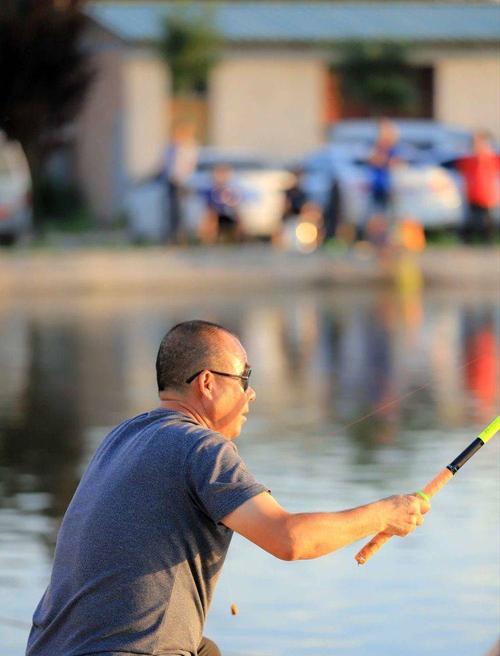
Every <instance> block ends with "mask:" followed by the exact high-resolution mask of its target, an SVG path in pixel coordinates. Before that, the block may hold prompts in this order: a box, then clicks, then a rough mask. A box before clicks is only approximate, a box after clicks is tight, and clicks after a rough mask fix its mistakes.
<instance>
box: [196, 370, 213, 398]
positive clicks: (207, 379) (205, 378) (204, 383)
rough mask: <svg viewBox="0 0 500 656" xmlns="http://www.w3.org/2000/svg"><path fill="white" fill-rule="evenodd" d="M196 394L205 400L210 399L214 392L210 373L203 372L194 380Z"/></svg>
mask: <svg viewBox="0 0 500 656" xmlns="http://www.w3.org/2000/svg"><path fill="white" fill-rule="evenodd" d="M196 384H197V388H198V392H199V393H200V394H201V395H202V396H204V397H205V398H209V399H212V396H213V391H214V376H213V374H212V373H211V372H210V371H207V370H205V371H204V372H203V373H201V374H200V375H199V376H198V378H197V379H196Z"/></svg>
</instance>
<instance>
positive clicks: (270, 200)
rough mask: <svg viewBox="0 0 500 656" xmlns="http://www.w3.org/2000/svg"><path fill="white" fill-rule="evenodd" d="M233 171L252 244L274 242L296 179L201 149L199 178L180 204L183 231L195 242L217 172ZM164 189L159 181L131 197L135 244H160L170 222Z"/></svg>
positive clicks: (254, 161) (242, 157)
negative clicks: (223, 167) (224, 168)
mask: <svg viewBox="0 0 500 656" xmlns="http://www.w3.org/2000/svg"><path fill="white" fill-rule="evenodd" d="M218 165H226V166H229V167H230V168H231V170H232V172H233V175H232V184H233V185H234V186H235V187H236V188H237V189H238V190H239V192H240V197H241V203H240V205H239V216H240V220H241V224H242V229H243V232H244V234H245V235H247V236H248V237H249V238H255V239H259V238H264V239H267V238H270V237H271V236H272V235H273V234H274V233H275V232H276V231H277V230H278V228H279V226H280V222H281V215H282V212H283V203H284V190H285V189H286V188H287V187H289V186H290V185H291V183H292V180H293V176H292V174H291V173H290V172H289V171H288V170H286V169H285V168H282V167H281V166H278V165H275V164H274V163H272V162H269V161H267V160H265V159H264V158H261V157H258V156H254V155H251V154H246V153H233V152H225V151H221V150H216V149H214V148H209V147H206V148H202V149H201V151H200V154H199V159H198V165H197V167H196V170H195V172H194V173H193V175H192V176H191V177H190V178H189V180H188V181H187V184H186V193H185V195H184V197H183V198H182V211H183V220H184V229H185V230H186V232H187V234H188V235H189V236H196V235H197V233H198V229H199V226H200V223H201V221H202V218H203V215H204V213H205V200H204V192H205V191H206V190H208V189H209V188H210V186H211V183H212V174H213V169H214V168H215V167H216V166H218ZM167 208H168V204H167V199H166V185H165V183H164V181H163V180H162V178H161V176H160V175H158V176H157V177H155V178H154V179H150V180H147V181H144V182H142V183H140V184H137V185H135V186H134V187H133V188H132V189H131V190H130V192H129V193H128V196H127V200H126V212H127V214H128V217H129V231H130V235H131V238H132V239H133V240H135V241H138V240H141V239H144V240H150V241H158V240H161V239H162V238H163V237H164V235H165V234H166V229H167V221H168V215H167V212H168V209H167Z"/></svg>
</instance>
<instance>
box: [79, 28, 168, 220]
mask: <svg viewBox="0 0 500 656" xmlns="http://www.w3.org/2000/svg"><path fill="white" fill-rule="evenodd" d="M90 38H91V39H92V43H93V49H94V52H95V55H94V57H93V63H94V69H95V71H96V77H95V79H94V81H93V84H92V86H91V88H90V91H89V93H88V96H87V98H86V101H85V104H84V106H83V109H82V112H81V114H80V116H79V118H78V121H77V125H76V135H75V167H76V176H77V180H78V182H79V185H80V187H81V189H82V191H83V194H84V196H85V199H86V201H87V203H88V205H89V207H90V208H91V210H92V211H93V213H94V214H95V215H96V216H97V218H98V220H99V221H100V222H101V223H110V222H111V221H112V220H113V219H114V218H115V217H116V215H117V214H118V213H119V212H120V210H121V209H122V208H123V206H124V201H125V196H126V193H127V190H128V188H129V186H130V184H131V182H133V181H135V180H138V179H140V178H144V177H146V176H148V175H150V174H151V173H153V172H156V171H157V170H158V169H159V167H160V165H161V160H162V154H163V150H164V148H165V140H166V137H167V127H168V94H169V79H168V75H167V72H166V69H165V66H164V65H163V64H162V62H161V61H160V60H159V59H158V57H157V56H156V55H155V54H154V53H151V51H150V50H142V49H138V48H131V47H130V46H128V45H126V44H122V43H121V42H120V41H119V40H117V39H115V38H113V37H112V36H109V35H107V34H106V33H105V32H103V31H101V30H98V29H95V30H93V33H92V34H91V37H90V36H89V39H90Z"/></svg>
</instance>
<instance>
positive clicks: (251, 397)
mask: <svg viewBox="0 0 500 656" xmlns="http://www.w3.org/2000/svg"><path fill="white" fill-rule="evenodd" d="M247 396H248V400H249V401H255V399H256V398H257V394H256V393H255V390H254V388H253V387H252V386H249V387H248V389H247Z"/></svg>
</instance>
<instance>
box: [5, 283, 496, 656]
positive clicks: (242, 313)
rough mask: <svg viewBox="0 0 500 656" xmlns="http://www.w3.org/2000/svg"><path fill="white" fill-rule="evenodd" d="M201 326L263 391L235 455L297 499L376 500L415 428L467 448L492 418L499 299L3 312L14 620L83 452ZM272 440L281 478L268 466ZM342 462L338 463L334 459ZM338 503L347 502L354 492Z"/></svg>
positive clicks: (141, 303)
mask: <svg viewBox="0 0 500 656" xmlns="http://www.w3.org/2000/svg"><path fill="white" fill-rule="evenodd" d="M193 307H194V309H193ZM193 316H196V317H199V318H205V319H208V320H213V321H217V322H220V323H222V324H224V325H226V326H228V327H229V328H230V329H231V330H234V331H235V332H237V333H239V334H240V335H241V337H242V341H243V343H244V344H245V346H246V347H247V351H248V353H249V357H250V361H251V363H252V366H253V368H254V379H253V382H254V386H255V388H256V390H257V401H256V403H255V405H254V412H253V416H252V418H251V420H250V422H249V423H248V430H247V433H248V434H249V436H250V439H248V440H247V441H243V442H242V447H241V448H242V450H243V451H244V452H245V457H247V456H248V457H250V458H253V462H254V463H256V464H257V466H259V463H260V466H261V468H262V469H266V467H267V470H266V471H268V473H269V476H270V477H271V478H273V477H275V478H274V480H273V481H272V482H273V484H274V485H275V486H277V487H278V489H279V491H280V492H282V493H283V494H284V495H285V497H287V498H288V500H292V501H293V500H294V499H299V500H302V501H303V499H304V497H303V495H302V494H300V493H299V492H297V485H298V486H299V488H300V490H302V489H304V488H305V487H306V486H307V489H308V492H307V493H308V494H309V495H311V498H313V497H314V498H318V499H321V498H324V497H325V495H326V494H327V493H329V492H331V489H330V486H331V478H332V472H334V473H335V479H336V492H335V493H336V494H337V495H338V494H339V491H340V496H341V495H342V490H344V489H349V486H350V485H351V483H352V482H353V481H354V482H359V483H362V485H363V487H361V488H360V490H361V492H360V494H361V496H363V495H365V496H364V500H367V499H368V498H370V496H369V495H372V496H373V494H374V493H378V492H379V491H381V490H385V489H391V488H390V486H391V484H392V483H394V484H396V483H397V484H398V485H399V484H400V482H401V481H406V480H411V476H412V471H411V467H412V458H409V455H408V454H409V453H412V454H418V453H420V449H422V448H423V445H422V443H419V441H418V439H415V436H416V435H418V434H420V433H417V431H418V432H420V431H429V430H432V431H434V432H435V433H436V434H437V435H439V436H445V435H447V434H449V432H450V430H451V429H459V430H460V431H462V432H463V431H464V429H466V428H467V427H470V431H471V432H470V433H467V431H465V433H466V434H470V435H471V437H472V436H473V434H474V431H475V430H476V429H477V428H478V427H479V425H481V424H482V423H485V422H486V421H488V420H489V418H490V417H491V416H492V415H493V414H494V412H495V407H498V401H499V389H498V382H497V381H498V376H497V371H498V361H499V357H498V356H499V351H498V349H499V346H498V338H499V333H500V318H499V314H498V309H497V307H496V298H494V297H489V296H487V295H486V296H480V295H478V294H477V293H476V294H474V295H472V296H467V295H460V294H455V295H450V294H442V295H439V294H434V295H426V296H425V297H424V298H423V299H421V298H418V297H414V298H410V299H408V298H403V297H401V296H400V295H397V294H391V293H388V292H386V291H381V292H377V293H376V294H368V293H363V292H359V293H356V294H354V293H352V292H351V293H345V292H341V291H335V292H318V293H314V294H313V293H307V294H301V295H279V294H276V295H273V294H271V293H270V294H269V295H267V296H266V297H257V298H253V299H241V298H238V297H229V298H228V297H217V296H216V295H214V296H213V297H212V298H209V299H208V298H207V299H201V300H199V301H197V302H196V304H195V305H193V304H192V303H191V302H190V301H188V300H186V301H184V302H181V301H178V302H173V301H172V300H169V299H164V298H161V297H157V298H154V297H153V298H149V299H145V298H143V299H140V298H131V299H130V298H129V299H121V298H117V299H99V298H95V299H93V298H91V297H89V298H81V299H60V300H59V301H57V300H52V301H51V304H50V305H49V304H48V303H47V302H46V301H44V300H43V299H38V300H36V299H35V300H30V301H29V302H25V303H23V302H21V301H18V302H12V303H11V304H9V305H8V304H7V302H4V303H3V305H0V371H1V376H0V467H1V470H0V471H1V491H2V498H1V506H0V522H1V526H0V528H2V537H0V577H2V579H3V580H4V582H6V584H7V585H8V586H10V587H13V588H16V590H17V592H18V595H19V596H18V600H17V602H16V605H15V610H14V611H13V610H12V608H13V607H11V608H10V610H9V609H7V610H6V609H0V611H1V612H0V615H3V616H5V615H9V614H10V616H12V615H13V614H14V615H15V617H13V619H14V620H16V619H17V620H23V619H24V620H26V621H27V620H28V619H29V616H30V614H31V612H32V606H33V599H32V596H33V594H32V593H30V592H28V591H27V590H28V586H29V585H30V584H29V583H28V584H25V581H24V579H23V575H22V574H21V571H23V572H25V571H30V572H34V571H36V572H38V574H39V578H40V581H43V584H44V577H45V576H46V572H47V570H48V565H49V564H50V559H51V556H52V550H53V547H54V542H55V536H56V533H57V526H58V521H59V519H60V518H61V516H62V514H63V513H64V510H65V508H66V506H67V504H68V502H69V500H70V498H71V496H72V494H73V491H74V489H75V487H76V485H77V483H78V480H79V477H80V475H81V472H82V469H83V468H84V466H85V464H86V462H87V460H88V458H89V456H90V454H91V453H92V451H93V450H94V448H95V446H96V445H97V443H98V442H99V441H100V440H101V439H102V437H103V436H104V434H105V433H106V431H107V430H108V428H109V427H110V426H112V425H114V424H115V423H116V422H118V421H119V420H120V419H122V418H124V417H126V416H129V415H131V414H133V413H136V412H141V411H143V410H144V409H147V408H150V407H151V406H152V405H154V403H155V399H156V393H155V380H154V371H153V364H154V358H155V355H156V349H157V346H158V344H159V341H160V339H161V337H162V335H163V334H164V332H165V330H167V329H168V328H169V327H170V326H172V325H173V324H175V323H177V322H178V321H182V320H184V319H188V318H193ZM368 415H369V419H367V420H362V418H363V417H366V416H368ZM429 439H430V438H429ZM277 445H280V451H279V453H280V461H279V462H280V465H281V466H284V465H285V464H286V467H285V469H286V474H283V475H280V474H279V472H275V470H276V469H277V467H276V466H274V468H271V466H270V465H269V461H270V459H271V458H272V456H271V454H272V453H274V454H275V453H276V448H277ZM270 450H271V451H270ZM333 451H335V458H336V461H338V462H342V463H343V464H342V467H338V466H336V465H335V463H333V464H332V461H331V459H332V453H333ZM389 454H390V457H389ZM452 455H455V454H454V453H453V454H452ZM274 457H275V456H274ZM386 458H388V459H387V460H385V459H386ZM274 462H276V460H274ZM443 464H445V463H443V462H439V463H438V465H439V466H442V465H443ZM290 472H293V474H290ZM428 473H431V474H432V473H434V471H431V472H428ZM287 476H288V477H287ZM275 491H276V490H275ZM294 495H295V496H294ZM285 500H286V499H284V500H283V501H285ZM362 500H363V499H360V501H362ZM345 501H346V503H345V505H353V500H352V495H351V496H350V497H349V498H347V497H346V500H345ZM309 508H310V506H309ZM485 530H486V529H485ZM30 540H31V542H30ZM28 544H32V548H31V547H30V549H27V547H26V545H28ZM40 544H43V545H44V547H43V548H44V550H45V557H44V558H42V557H41V555H40V553H38V552H37V550H36V545H40ZM22 545H24V547H23V546H22ZM18 548H19V554H20V555H19V557H18V561H16V563H14V564H13V560H12V552H13V550H14V553H15V552H16V550H17V549H18ZM23 548H24V551H23ZM41 563H42V564H43V568H42V570H43V574H40V567H41ZM40 585H41V584H40ZM285 585H286V584H285ZM387 585H388V589H393V588H391V586H392V585H394V586H397V582H396V581H391V582H388V584H387ZM423 594H424V595H425V594H430V592H424V593H423ZM294 612H295V611H294ZM351 638H352V636H351V637H349V636H346V638H345V639H346V644H348V643H349V640H350V639H351ZM16 640H17V642H16ZM23 641H24V636H21V637H17V638H16V637H13V638H12V644H13V645H14V644H15V645H17V646H18V647H16V648H15V647H12V651H11V652H9V653H12V654H13V655H14V654H20V653H21V652H22V649H21V647H19V645H22V643H23ZM355 642H356V641H355V640H354V642H353V644H355ZM304 644H305V643H304ZM16 649H17V651H16ZM306 651H307V650H306ZM307 653H309V652H307ZM310 653H314V652H313V651H311V652H310ZM318 653H320V652H318ZM323 653H327V652H325V651H323ZM352 653H354V652H352ZM358 653H359V652H358ZM433 653H436V654H437V653H438V651H434V652H433Z"/></svg>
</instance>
